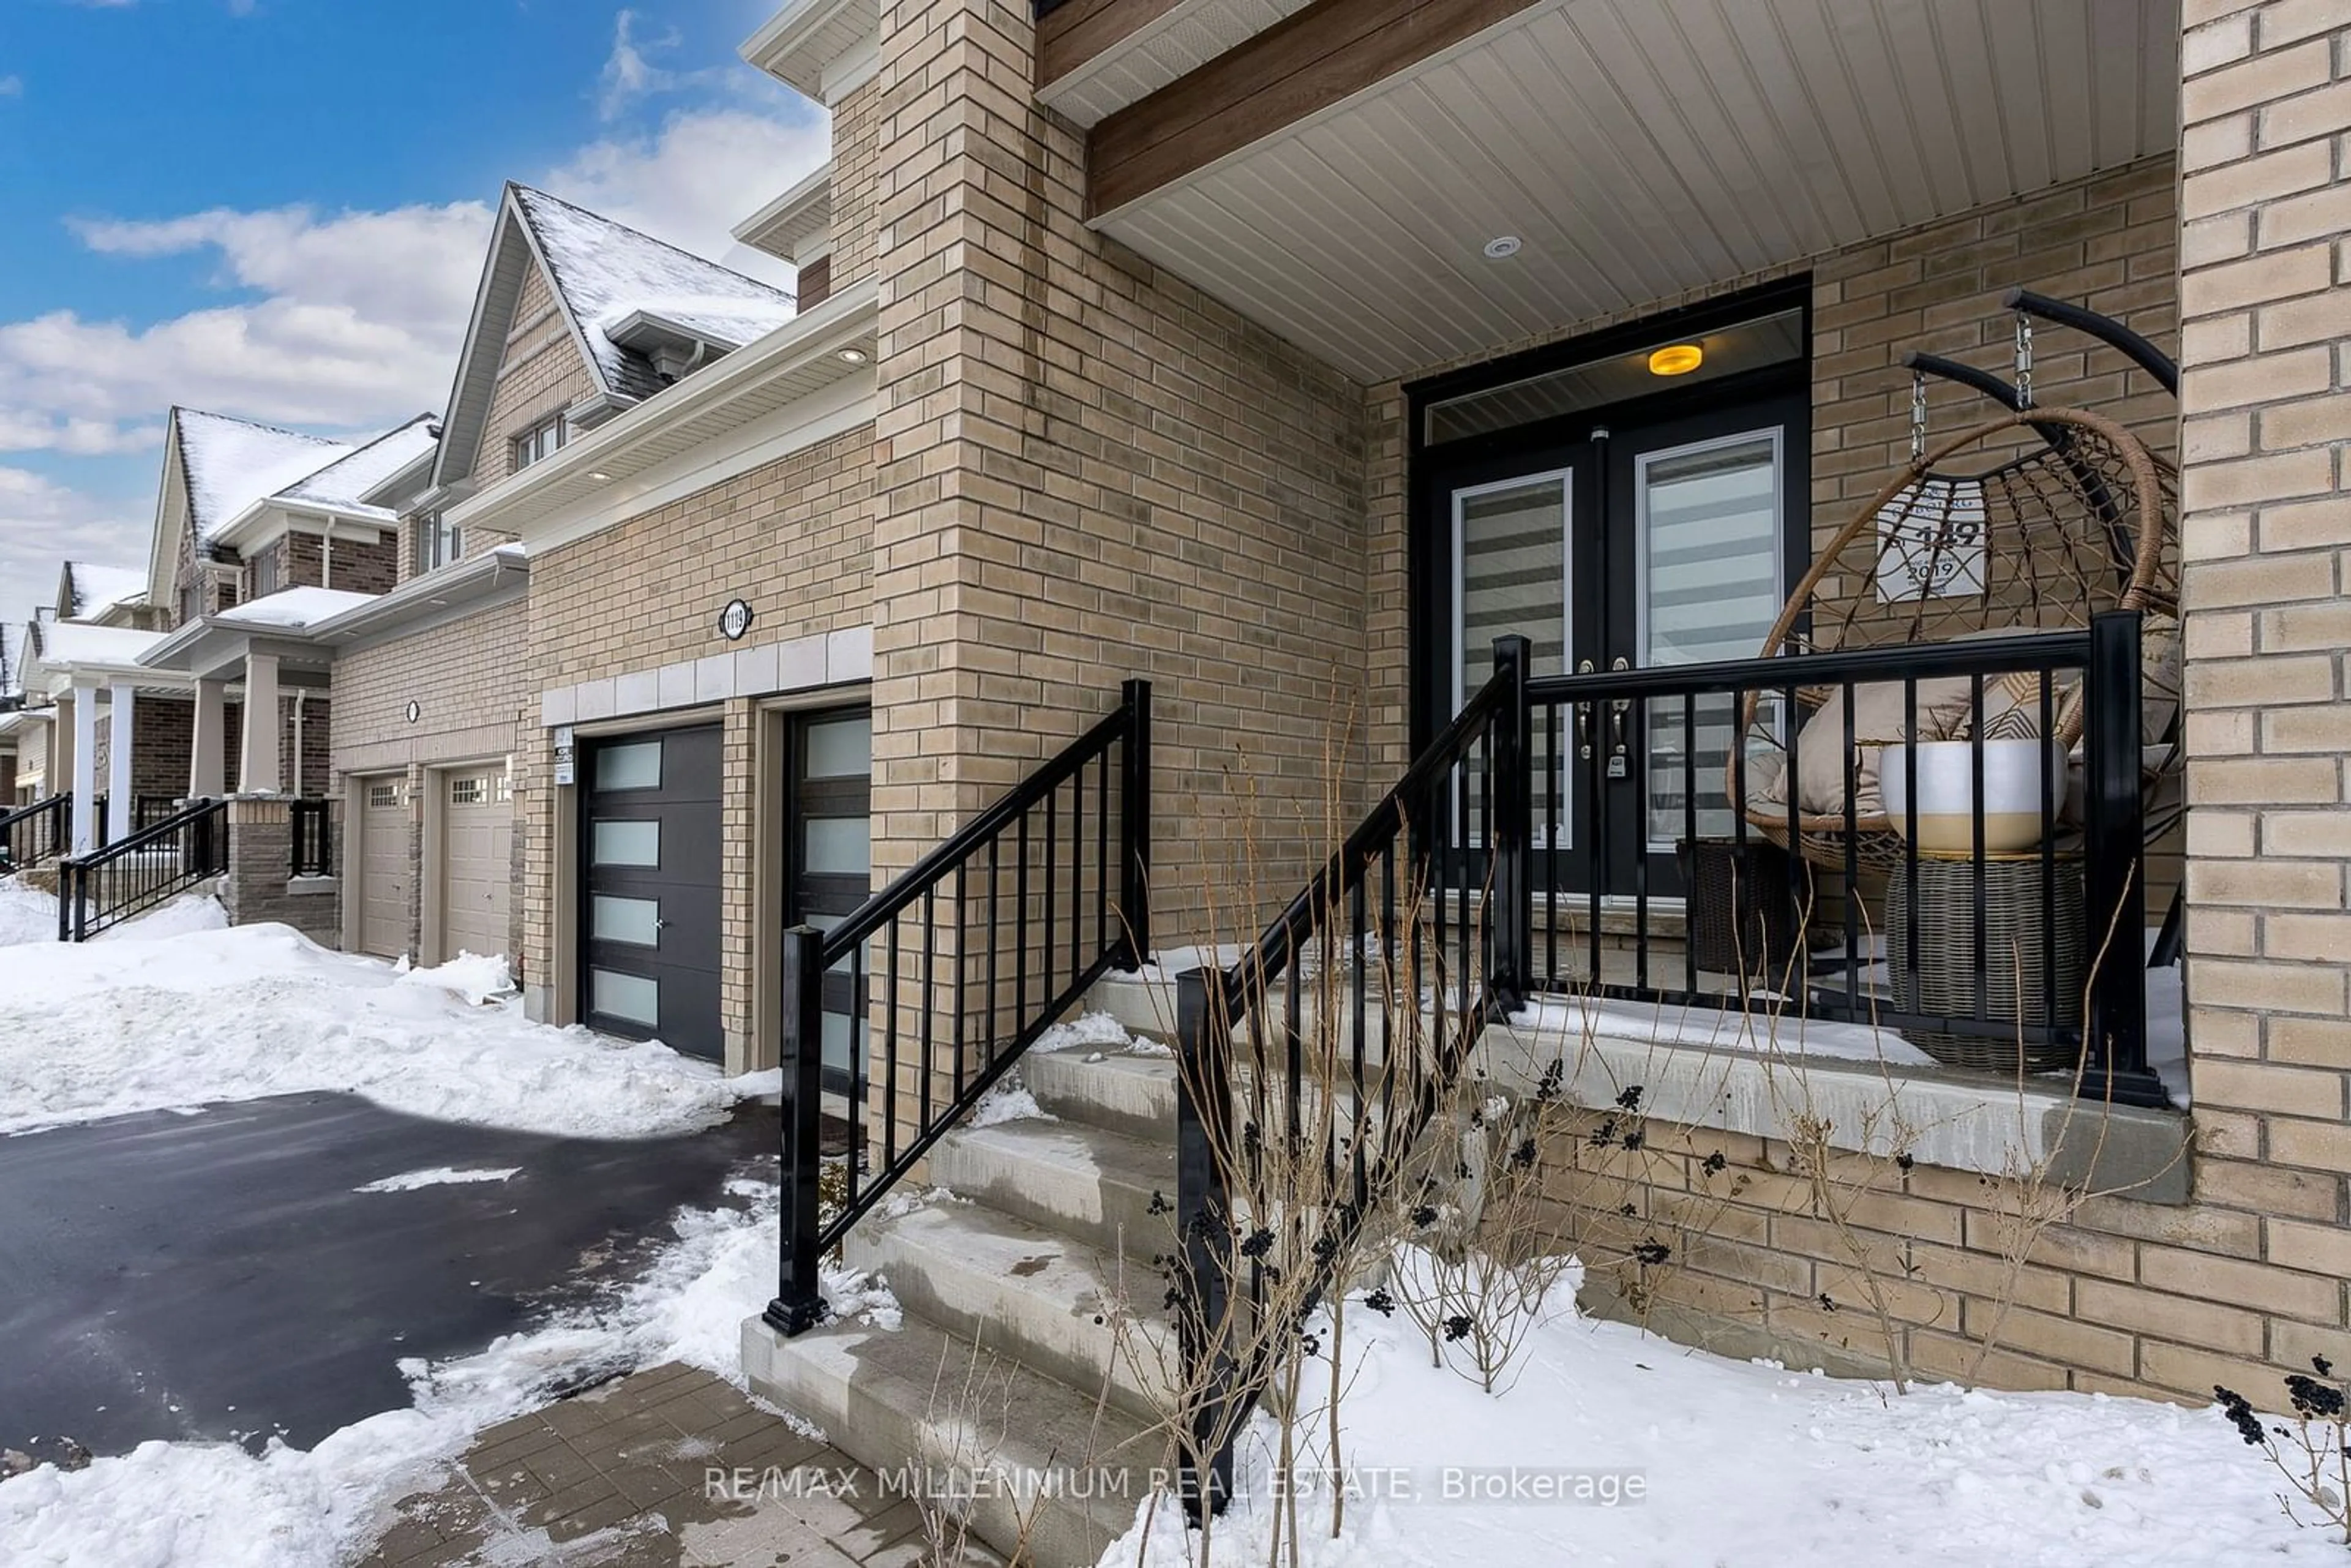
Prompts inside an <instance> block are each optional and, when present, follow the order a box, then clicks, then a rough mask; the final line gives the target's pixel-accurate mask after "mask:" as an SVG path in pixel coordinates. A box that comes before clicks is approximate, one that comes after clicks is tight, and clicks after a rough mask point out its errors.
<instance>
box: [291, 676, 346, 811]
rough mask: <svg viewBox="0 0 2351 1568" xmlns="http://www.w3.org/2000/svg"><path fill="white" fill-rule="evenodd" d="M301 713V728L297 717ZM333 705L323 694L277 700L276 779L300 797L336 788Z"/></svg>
mask: <svg viewBox="0 0 2351 1568" xmlns="http://www.w3.org/2000/svg"><path fill="white" fill-rule="evenodd" d="M297 713H299V715H300V716H301V717H300V722H299V724H297V722H296V718H295V716H296V714H297ZM333 757H334V725H333V705H332V703H331V701H330V700H329V697H328V696H327V694H326V693H324V692H316V691H311V692H304V693H302V694H300V695H299V697H297V695H296V694H294V693H291V692H281V693H280V694H279V695H278V698H277V777H278V778H279V779H282V780H284V782H285V786H286V788H287V789H290V790H292V791H293V792H294V793H295V794H297V795H303V796H308V797H313V798H315V797H317V796H321V795H324V794H326V793H327V792H328V790H329V789H331V788H332V787H333V779H334V773H333V768H332V762H333Z"/></svg>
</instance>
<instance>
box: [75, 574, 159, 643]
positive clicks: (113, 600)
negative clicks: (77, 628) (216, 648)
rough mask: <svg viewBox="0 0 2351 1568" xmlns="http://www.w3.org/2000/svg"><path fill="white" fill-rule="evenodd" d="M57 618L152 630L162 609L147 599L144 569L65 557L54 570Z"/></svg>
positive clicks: (133, 629)
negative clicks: (67, 559) (59, 568)
mask: <svg viewBox="0 0 2351 1568" xmlns="http://www.w3.org/2000/svg"><path fill="white" fill-rule="evenodd" d="M57 619H58V620H59V621H79V622H84V623H86V624H88V625H91V626H126V627H129V628H131V630H132V631H137V632H152V631H156V630H159V629H160V628H161V626H162V620H163V612H162V610H160V609H158V608H157V607H155V606H152V605H151V604H149V603H148V601H147V574H146V573H145V572H142V571H140V570H136V569H134V568H131V567H120V566H93V565H91V564H90V563H89V562H87V561H78V560H69V561H68V562H66V563H65V565H64V567H63V568H62V569H61V570H59V571H58V573H57Z"/></svg>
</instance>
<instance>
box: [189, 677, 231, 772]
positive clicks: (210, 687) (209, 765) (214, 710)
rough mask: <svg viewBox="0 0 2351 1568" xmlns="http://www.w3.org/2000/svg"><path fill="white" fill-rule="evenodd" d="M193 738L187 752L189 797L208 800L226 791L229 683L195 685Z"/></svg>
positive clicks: (205, 682) (212, 682) (209, 682)
mask: <svg viewBox="0 0 2351 1568" xmlns="http://www.w3.org/2000/svg"><path fill="white" fill-rule="evenodd" d="M193 728H194V734H193V737H192V738H191V740H190V743H189V748H188V753H189V755H188V795H189V797H190V798H191V799H193V800H209V799H211V798H212V797H214V796H216V795H221V794H225V793H226V792H227V789H228V770H227V762H226V759H227V755H228V748H227V736H228V683H227V682H225V681H198V682H197V683H196V707H195V714H194V718H193Z"/></svg>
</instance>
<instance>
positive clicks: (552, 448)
mask: <svg viewBox="0 0 2351 1568" xmlns="http://www.w3.org/2000/svg"><path fill="white" fill-rule="evenodd" d="M570 439H571V424H570V421H569V420H567V419H565V418H564V417H563V411H562V410H560V409H558V410H557V411H556V412H555V413H551V414H549V416H548V417H547V418H545V419H542V420H539V421H538V422H537V423H534V424H532V425H531V426H529V428H528V429H526V430H523V431H520V432H518V433H517V434H516V435H515V436H514V437H513V438H512V439H510V440H509V441H508V442H507V455H508V456H509V458H510V459H511V460H512V462H513V464H514V471H515V472H516V473H517V474H519V473H521V472H522V471H523V470H524V469H526V468H528V467H529V466H530V465H532V464H534V463H544V462H546V461H547V460H548V459H549V458H550V457H552V456H554V455H556V454H557V453H559V452H560V451H562V450H563V448H564V447H565V445H566V444H569V441H570Z"/></svg>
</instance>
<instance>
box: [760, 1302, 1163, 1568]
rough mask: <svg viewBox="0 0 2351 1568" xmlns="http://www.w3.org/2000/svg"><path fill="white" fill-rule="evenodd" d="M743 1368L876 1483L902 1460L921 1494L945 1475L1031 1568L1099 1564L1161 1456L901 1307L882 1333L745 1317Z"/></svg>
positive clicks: (1116, 1423) (1138, 1425)
mask: <svg viewBox="0 0 2351 1568" xmlns="http://www.w3.org/2000/svg"><path fill="white" fill-rule="evenodd" d="M743 1368H744V1372H745V1374H746V1375H747V1378H748V1379H749V1382H750V1385H751V1391H752V1392H753V1393H754V1394H756V1395H758V1396H759V1397H761V1398H763V1399H766V1400H768V1401H770V1402H772V1403H774V1404H775V1405H777V1406H780V1407H782V1408H783V1409H785V1410H788V1411H790V1412H791V1413H792V1414H794V1415H796V1416H801V1417H803V1418H805V1419H807V1420H809V1421H812V1422H814V1423H815V1424H816V1425H817V1426H818V1427H821V1428H822V1429H823V1431H824V1434H825V1436H826V1437H827V1438H828V1439H830V1440H831V1442H832V1443H833V1444H834V1446H836V1447H837V1448H841V1450H842V1451H843V1452H844V1453H846V1454H848V1455H849V1456H850V1457H851V1458H853V1459H855V1460H857V1461H858V1462H859V1463H861V1464H863V1465H866V1466H868V1467H870V1468H872V1469H874V1470H875V1471H877V1472H880V1474H881V1478H882V1481H883V1485H885V1486H887V1485H890V1484H892V1483H893V1481H898V1482H901V1483H903V1480H904V1477H905V1475H906V1469H905V1468H906V1467H909V1466H913V1467H916V1468H917V1469H919V1470H922V1471H925V1472H927V1476H926V1478H925V1479H927V1481H928V1482H929V1483H930V1485H928V1486H926V1487H925V1489H924V1490H935V1489H936V1486H937V1483H940V1482H942V1481H944V1480H946V1479H947V1478H949V1477H955V1478H957V1479H958V1488H957V1490H959V1491H961V1492H962V1493H963V1495H964V1497H965V1499H966V1501H965V1504H964V1507H965V1508H966V1509H967V1516H968V1517H969V1518H970V1520H971V1522H972V1526H973V1530H974V1531H975V1533H977V1535H978V1536H979V1537H980V1539H982V1540H983V1541H985V1542H987V1544H988V1545H990V1546H992V1547H994V1548H995V1549H996V1550H997V1551H998V1552H1002V1553H1004V1555H1005V1556H1006V1557H1007V1558H1010V1559H1013V1560H1016V1561H1019V1562H1025V1563H1036V1564H1038V1565H1039V1568H1085V1565H1088V1564H1092V1563H1095V1562H1096V1561H1098V1560H1099V1559H1100V1558H1101V1556H1102V1551H1103V1549H1104V1548H1105V1547H1107V1546H1108V1545H1109V1544H1110V1542H1112V1541H1113V1540H1114V1539H1115V1538H1116V1537H1117V1536H1119V1535H1120V1534H1121V1533H1123V1531H1125V1530H1126V1529H1127V1528H1128V1527H1129V1526H1130V1525H1132V1524H1133V1523H1134V1516H1135V1511H1136V1509H1137V1507H1138V1506H1140V1505H1141V1503H1142V1502H1143V1500H1144V1498H1145V1497H1147V1496H1148V1495H1149V1493H1150V1490H1151V1488H1152V1484H1153V1479H1154V1478H1153V1475H1152V1471H1153V1469H1155V1467H1161V1466H1164V1465H1165V1463H1166V1445H1165V1441H1164V1439H1163V1438H1162V1437H1161V1436H1160V1435H1159V1434H1158V1433H1157V1432H1156V1431H1155V1430H1154V1429H1152V1428H1151V1427H1147V1426H1145V1425H1144V1423H1143V1422H1141V1421H1139V1420H1137V1419H1136V1418H1135V1417H1134V1416H1132V1415H1130V1414H1128V1413H1127V1412H1125V1411H1123V1410H1121V1409H1119V1408H1118V1407H1117V1406H1114V1405H1112V1404H1110V1403H1109V1402H1107V1401H1103V1400H1099V1399H1095V1398H1092V1397H1091V1396H1086V1395H1082V1394H1080V1393H1079V1392H1077V1391H1076V1390H1075V1389H1072V1388H1071V1387H1069V1386H1068V1385H1064V1384H1061V1383H1058V1382H1056V1381H1054V1380H1053V1379H1051V1378H1050V1377H1046V1376H1044V1375H1041V1374H1040V1373H1037V1372H1036V1371H1034V1370H1032V1369H1029V1368H1026V1367H1017V1366H1010V1365H1008V1364H1005V1363H1003V1362H1001V1361H999V1360H996V1359H993V1358H991V1357H989V1356H987V1354H984V1353H983V1354H980V1355H979V1356H978V1357H977V1361H975V1359H974V1353H973V1349H972V1345H971V1343H970V1342H968V1341H958V1340H956V1338H955V1336H953V1335H951V1334H949V1333H946V1331H945V1330H943V1329H942V1328H940V1327H939V1326H938V1325H937V1324H935V1323H933V1322H929V1321H927V1320H925V1319H924V1318H922V1317H920V1316H918V1315H916V1314H914V1313H913V1312H908V1313H906V1314H905V1316H904V1319H903V1320H902V1322H900V1325H899V1326H898V1327H896V1328H894V1329H881V1328H872V1327H868V1326H866V1325H864V1324H862V1323H859V1322H854V1321H852V1322H841V1323H832V1324H828V1325H826V1326H824V1327H821V1328H817V1329H811V1330H810V1331H809V1332H808V1333H804V1334H801V1335H800V1336H799V1337H798V1338H797V1339H790V1340H786V1339H783V1338H781V1337H779V1336H778V1334H777V1333H775V1331H774V1330H772V1329H770V1328H768V1325H767V1324H766V1323H765V1322H761V1321H760V1320H759V1319H758V1318H753V1319H751V1320H750V1321H749V1322H747V1323H745V1324H744V1327H743ZM975 1475H977V1477H978V1478H980V1479H979V1484H977V1485H975V1484H973V1481H972V1478H973V1477H974V1476H975ZM1030 1478H1034V1479H1035V1480H1036V1481H1037V1482H1038V1483H1040V1484H1033V1485H1032V1484H1024V1483H1025V1482H1027V1481H1028V1480H1029V1479H1030ZM893 1495H903V1493H893Z"/></svg>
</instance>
